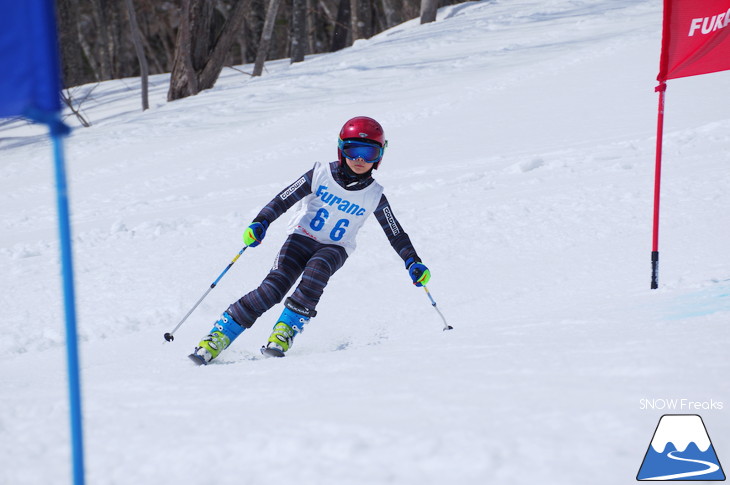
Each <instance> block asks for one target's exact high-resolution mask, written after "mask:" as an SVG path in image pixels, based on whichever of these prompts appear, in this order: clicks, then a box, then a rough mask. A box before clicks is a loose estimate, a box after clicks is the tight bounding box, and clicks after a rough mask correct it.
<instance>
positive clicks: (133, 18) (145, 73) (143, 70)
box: [124, 0, 150, 111]
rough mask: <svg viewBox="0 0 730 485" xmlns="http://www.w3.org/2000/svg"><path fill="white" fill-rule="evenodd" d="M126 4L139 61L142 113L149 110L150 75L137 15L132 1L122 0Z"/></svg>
mask: <svg viewBox="0 0 730 485" xmlns="http://www.w3.org/2000/svg"><path fill="white" fill-rule="evenodd" d="M124 1H125V3H126V4H127V10H128V11H129V25H130V27H131V28H132V42H134V50H135V51H136V53H137V60H139V72H140V77H141V81H142V111H145V110H148V109H149V108H150V102H149V96H148V94H147V93H148V90H147V86H148V78H149V74H150V70H149V66H148V65H147V56H146V55H145V53H144V47H143V46H142V34H141V33H140V31H139V24H137V14H136V13H135V11H134V4H132V0H124Z"/></svg>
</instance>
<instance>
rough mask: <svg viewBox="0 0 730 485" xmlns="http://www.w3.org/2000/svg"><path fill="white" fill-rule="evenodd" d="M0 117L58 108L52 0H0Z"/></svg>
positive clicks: (40, 115)
mask: <svg viewBox="0 0 730 485" xmlns="http://www.w3.org/2000/svg"><path fill="white" fill-rule="evenodd" d="M0 12H2V14H1V15H0V73H2V75H0V118H4V117H9V116H26V117H29V118H31V119H34V120H36V121H46V118H45V117H46V116H49V115H50V114H51V113H58V112H59V111H60V110H61V100H60V92H61V81H60V77H59V73H60V69H59V60H58V48H57V40H56V17H55V15H56V14H55V8H54V3H53V0H20V1H19V0H0Z"/></svg>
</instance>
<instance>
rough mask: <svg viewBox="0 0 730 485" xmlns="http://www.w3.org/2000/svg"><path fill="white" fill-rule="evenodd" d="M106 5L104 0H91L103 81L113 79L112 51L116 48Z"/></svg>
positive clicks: (100, 77) (100, 74) (97, 53)
mask: <svg viewBox="0 0 730 485" xmlns="http://www.w3.org/2000/svg"><path fill="white" fill-rule="evenodd" d="M104 7H105V5H102V0H92V1H91V12H92V15H93V17H94V23H95V24H96V30H97V36H98V46H99V47H98V49H97V50H96V55H98V59H99V66H100V67H101V72H100V73H98V78H99V79H100V80H101V81H105V80H107V79H112V52H113V50H114V47H113V42H112V39H111V36H110V32H109V25H110V24H111V22H109V20H108V15H107V14H106V12H105V8H104Z"/></svg>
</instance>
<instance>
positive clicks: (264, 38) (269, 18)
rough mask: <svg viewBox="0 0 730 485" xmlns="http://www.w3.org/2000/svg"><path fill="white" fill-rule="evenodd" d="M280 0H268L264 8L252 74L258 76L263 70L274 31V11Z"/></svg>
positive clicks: (277, 7)
mask: <svg viewBox="0 0 730 485" xmlns="http://www.w3.org/2000/svg"><path fill="white" fill-rule="evenodd" d="M279 2H280V0H269V8H268V9H267V10H266V20H265V21H264V30H263V32H261V42H259V50H258V52H257V53H256V64H255V65H254V68H253V75H254V76H260V75H261V73H262V72H263V71H264V62H266V55H267V53H268V51H269V45H270V44H271V36H272V34H273V33H274V23H275V22H276V12H277V11H278V10H279Z"/></svg>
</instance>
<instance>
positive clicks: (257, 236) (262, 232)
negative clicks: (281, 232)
mask: <svg viewBox="0 0 730 485" xmlns="http://www.w3.org/2000/svg"><path fill="white" fill-rule="evenodd" d="M268 227H269V223H268V222H266V221H261V222H252V223H251V225H249V226H248V227H247V228H246V230H245V231H243V243H244V244H245V245H246V246H248V247H250V248H255V247H256V246H258V245H259V244H261V241H263V240H264V236H266V229H267V228H268Z"/></svg>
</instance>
